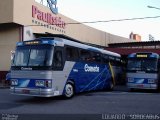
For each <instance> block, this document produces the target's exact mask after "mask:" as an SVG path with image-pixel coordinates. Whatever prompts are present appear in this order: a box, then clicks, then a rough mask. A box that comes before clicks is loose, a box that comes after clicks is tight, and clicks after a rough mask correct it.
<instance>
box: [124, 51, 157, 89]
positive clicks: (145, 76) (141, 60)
mask: <svg viewBox="0 0 160 120" xmlns="http://www.w3.org/2000/svg"><path fill="white" fill-rule="evenodd" d="M159 57H160V56H159V55H158V54H157V53H150V52H148V53H147V52H144V53H132V54H130V55H128V64H127V73H126V77H127V78H126V80H127V86H128V87H129V88H130V89H131V90H133V89H155V90H158V89H159V87H160V86H159V85H160V81H159Z"/></svg>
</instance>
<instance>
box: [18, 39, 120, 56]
mask: <svg viewBox="0 0 160 120" xmlns="http://www.w3.org/2000/svg"><path fill="white" fill-rule="evenodd" d="M24 43H27V44H24ZM35 44H50V45H56V46H64V45H69V46H73V47H78V48H81V49H86V50H91V51H95V52H100V53H102V54H107V55H111V56H116V57H121V55H120V54H118V53H114V52H111V51H108V50H104V49H101V48H97V47H94V46H90V45H87V44H85V43H82V42H77V41H72V40H68V39H64V38H59V37H42V38H37V39H35V40H30V41H24V42H18V43H17V46H24V45H35Z"/></svg>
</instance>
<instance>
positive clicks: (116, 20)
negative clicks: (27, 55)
mask: <svg viewBox="0 0 160 120" xmlns="http://www.w3.org/2000/svg"><path fill="white" fill-rule="evenodd" d="M154 18H160V16H153V17H139V18H126V19H115V20H104V21H88V22H70V23H66V25H70V24H72V25H74V24H85V23H86V24H88V23H89V24H90V23H107V22H123V21H133V20H144V19H154ZM46 25H52V24H46ZM46 25H26V26H25V27H28V26H46ZM54 25H60V24H54Z"/></svg>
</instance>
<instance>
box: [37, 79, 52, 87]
mask: <svg viewBox="0 0 160 120" xmlns="http://www.w3.org/2000/svg"><path fill="white" fill-rule="evenodd" d="M35 85H36V86H37V87H52V81H51V80H36V82H35Z"/></svg>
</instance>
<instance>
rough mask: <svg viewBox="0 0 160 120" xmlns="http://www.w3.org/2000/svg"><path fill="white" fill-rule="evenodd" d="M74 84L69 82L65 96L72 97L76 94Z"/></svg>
mask: <svg viewBox="0 0 160 120" xmlns="http://www.w3.org/2000/svg"><path fill="white" fill-rule="evenodd" d="M74 93H75V91H74V86H73V84H72V83H67V84H66V86H65V90H64V96H65V98H72V97H73V96H74Z"/></svg>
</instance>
